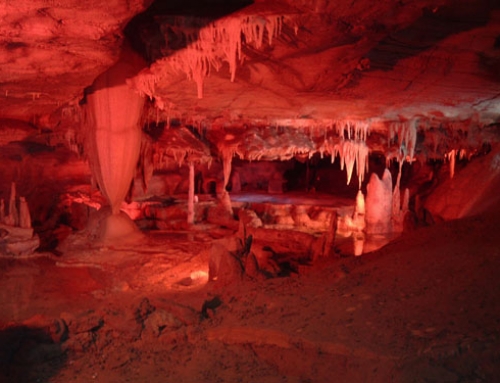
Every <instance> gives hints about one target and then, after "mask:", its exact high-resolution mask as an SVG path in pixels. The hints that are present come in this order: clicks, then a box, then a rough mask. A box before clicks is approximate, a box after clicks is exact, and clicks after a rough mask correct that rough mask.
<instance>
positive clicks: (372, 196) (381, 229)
mask: <svg viewBox="0 0 500 383" xmlns="http://www.w3.org/2000/svg"><path fill="white" fill-rule="evenodd" d="M365 207H366V214H365V221H366V232H367V233H370V234H380V233H390V232H392V225H391V219H392V176H391V172H390V171H389V170H388V169H385V170H384V174H383V176H382V179H380V178H379V177H378V176H377V174H375V173H372V175H371V177H370V181H369V182H368V185H367V193H366V206H365Z"/></svg>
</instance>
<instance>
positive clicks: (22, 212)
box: [19, 197, 31, 228]
mask: <svg viewBox="0 0 500 383" xmlns="http://www.w3.org/2000/svg"><path fill="white" fill-rule="evenodd" d="M19 227H23V228H30V227H31V216H30V211H29V208H28V203H27V202H26V198H24V197H19Z"/></svg>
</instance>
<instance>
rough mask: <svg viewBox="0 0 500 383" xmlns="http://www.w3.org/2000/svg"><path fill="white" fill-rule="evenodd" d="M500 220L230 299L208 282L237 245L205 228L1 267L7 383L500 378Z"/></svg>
mask: <svg viewBox="0 0 500 383" xmlns="http://www.w3.org/2000/svg"><path fill="white" fill-rule="evenodd" d="M499 223H500V218H499V217H498V216H497V215H495V214H489V215H484V216H480V217H474V218H467V219H463V220H459V221H452V222H446V223H441V224H437V225H435V226H432V227H426V228H420V229H417V230H414V231H412V232H409V233H406V234H404V235H403V236H402V237H400V238H399V239H397V240H396V241H394V242H392V243H391V244H389V245H387V246H386V247H384V248H382V249H380V250H378V251H376V252H373V253H370V254H366V255H364V256H362V257H352V256H347V255H345V256H343V255H342V254H339V257H337V258H332V259H327V260H322V261H318V262H317V263H316V264H314V265H313V266H311V267H309V268H306V269H304V270H303V271H304V272H303V273H302V274H300V275H297V274H292V275H291V276H290V277H284V278H274V279H267V280H260V281H252V280H248V279H244V280H242V281H241V282H235V283H233V284H230V285H227V286H220V285H218V284H217V283H216V282H208V283H206V274H205V272H206V271H207V268H208V266H207V249H208V247H209V244H210V241H211V239H212V238H213V237H214V236H216V237H220V236H223V235H225V234H227V233H224V232H223V231H221V230H218V231H216V232H212V233H211V232H210V230H206V228H203V227H200V228H199V229H198V230H195V231H192V232H182V233H166V232H159V233H154V234H153V235H149V236H148V237H147V241H146V242H145V244H143V245H142V246H140V247H130V246H129V247H126V246H123V247H114V248H97V247H88V246H87V247H85V246H83V245H82V243H83V242H82V243H80V242H78V238H74V239H73V241H74V243H73V246H72V247H68V248H71V249H72V250H67V251H66V252H65V253H63V255H62V256H60V257H55V256H53V255H48V254H40V255H39V256H38V257H36V258H30V259H18V260H16V259H8V258H2V259H1V260H0V307H1V310H0V329H1V331H0V382H54V383H59V382H61V383H62V382H93V381H95V382H391V381H394V382H494V381H500V340H499V336H500V299H499V298H500V278H499V277H498V276H499V275H500V237H498V233H497V230H498V229H497V228H498V224H499ZM206 302H208V303H206ZM204 303H205V305H204ZM204 306H205V307H204ZM203 308H205V309H204V310H203Z"/></svg>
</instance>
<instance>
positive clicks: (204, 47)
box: [133, 15, 283, 98]
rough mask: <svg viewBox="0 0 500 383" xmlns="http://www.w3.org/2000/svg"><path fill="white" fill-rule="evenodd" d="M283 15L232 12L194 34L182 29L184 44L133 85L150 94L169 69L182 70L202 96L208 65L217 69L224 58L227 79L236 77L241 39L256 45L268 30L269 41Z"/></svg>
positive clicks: (270, 41) (257, 45) (139, 77)
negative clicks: (227, 67) (185, 42)
mask: <svg viewBox="0 0 500 383" xmlns="http://www.w3.org/2000/svg"><path fill="white" fill-rule="evenodd" d="M282 24H283V16H281V15H274V16H272V15H269V16H249V15H236V16H235V15H232V16H228V17H224V18H221V19H219V20H217V21H214V22H211V23H207V25H205V26H203V27H202V28H200V29H199V31H198V34H197V35H196V36H194V34H193V32H192V31H188V32H181V30H179V33H183V34H184V38H185V40H186V41H187V42H188V45H187V47H186V48H184V49H182V50H180V51H176V52H175V53H173V54H172V55H170V56H168V57H165V58H163V59H160V60H158V61H157V62H156V63H155V64H153V65H152V66H151V68H150V69H148V70H145V71H143V72H141V74H140V75H138V76H136V77H135V78H134V80H133V82H134V87H135V88H136V89H138V90H139V91H141V92H142V93H143V94H146V95H149V96H150V97H152V96H153V95H154V93H155V84H156V83H157V82H158V81H159V80H160V79H161V78H163V77H165V76H168V75H169V74H170V73H171V72H172V71H173V72H180V73H184V74H185V75H186V76H187V77H188V79H190V80H192V81H194V82H195V83H196V85H197V94H198V98H202V97H203V83H204V79H205V78H206V77H207V76H208V75H209V74H210V71H211V69H212V68H213V69H215V70H219V69H220V67H221V66H222V63H223V62H227V63H228V65H229V72H230V79H231V81H234V80H235V76H236V70H237V66H238V63H239V62H240V61H241V60H242V53H241V47H242V41H243V40H244V41H245V43H246V44H250V45H253V46H254V47H255V48H257V49H259V48H260V47H261V46H262V43H263V39H264V31H266V32H267V37H268V42H269V44H272V42H273V38H274V37H277V36H278V35H279V34H280V33H281V29H282Z"/></svg>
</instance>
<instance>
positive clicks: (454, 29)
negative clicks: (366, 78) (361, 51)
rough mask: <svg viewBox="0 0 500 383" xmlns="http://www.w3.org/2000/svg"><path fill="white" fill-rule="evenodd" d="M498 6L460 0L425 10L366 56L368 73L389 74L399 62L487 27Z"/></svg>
mask: <svg viewBox="0 0 500 383" xmlns="http://www.w3.org/2000/svg"><path fill="white" fill-rule="evenodd" d="M499 4H500V3H498V2H497V1H495V0H476V1H470V0H462V1H458V2H454V3H453V4H451V5H448V6H443V7H436V8H433V9H427V8H426V9H424V10H423V14H422V16H421V17H420V18H419V19H418V20H417V21H415V22H414V23H413V24H412V25H410V26H409V27H407V28H405V29H402V30H400V31H397V32H395V33H391V34H389V35H388V36H387V37H386V38H385V39H383V40H381V41H380V42H379V43H378V44H377V45H376V46H375V47H374V48H373V49H372V50H371V51H370V52H369V53H368V54H367V55H366V56H365V57H366V58H368V59H369V60H370V70H383V71H390V70H392V69H393V68H394V66H395V65H396V64H397V63H398V62H399V61H400V60H403V59H406V58H409V57H412V56H416V55H418V54H420V53H421V52H424V51H426V50H428V49H430V48H431V47H433V46H434V45H435V44H437V43H438V42H439V41H441V40H444V39H445V38H446V37H448V36H451V35H454V34H457V33H460V32H464V31H468V30H471V29H474V28H478V27H481V26H484V25H486V24H487V23H488V21H489V18H490V14H491V12H492V10H494V9H500V5H499Z"/></svg>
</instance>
